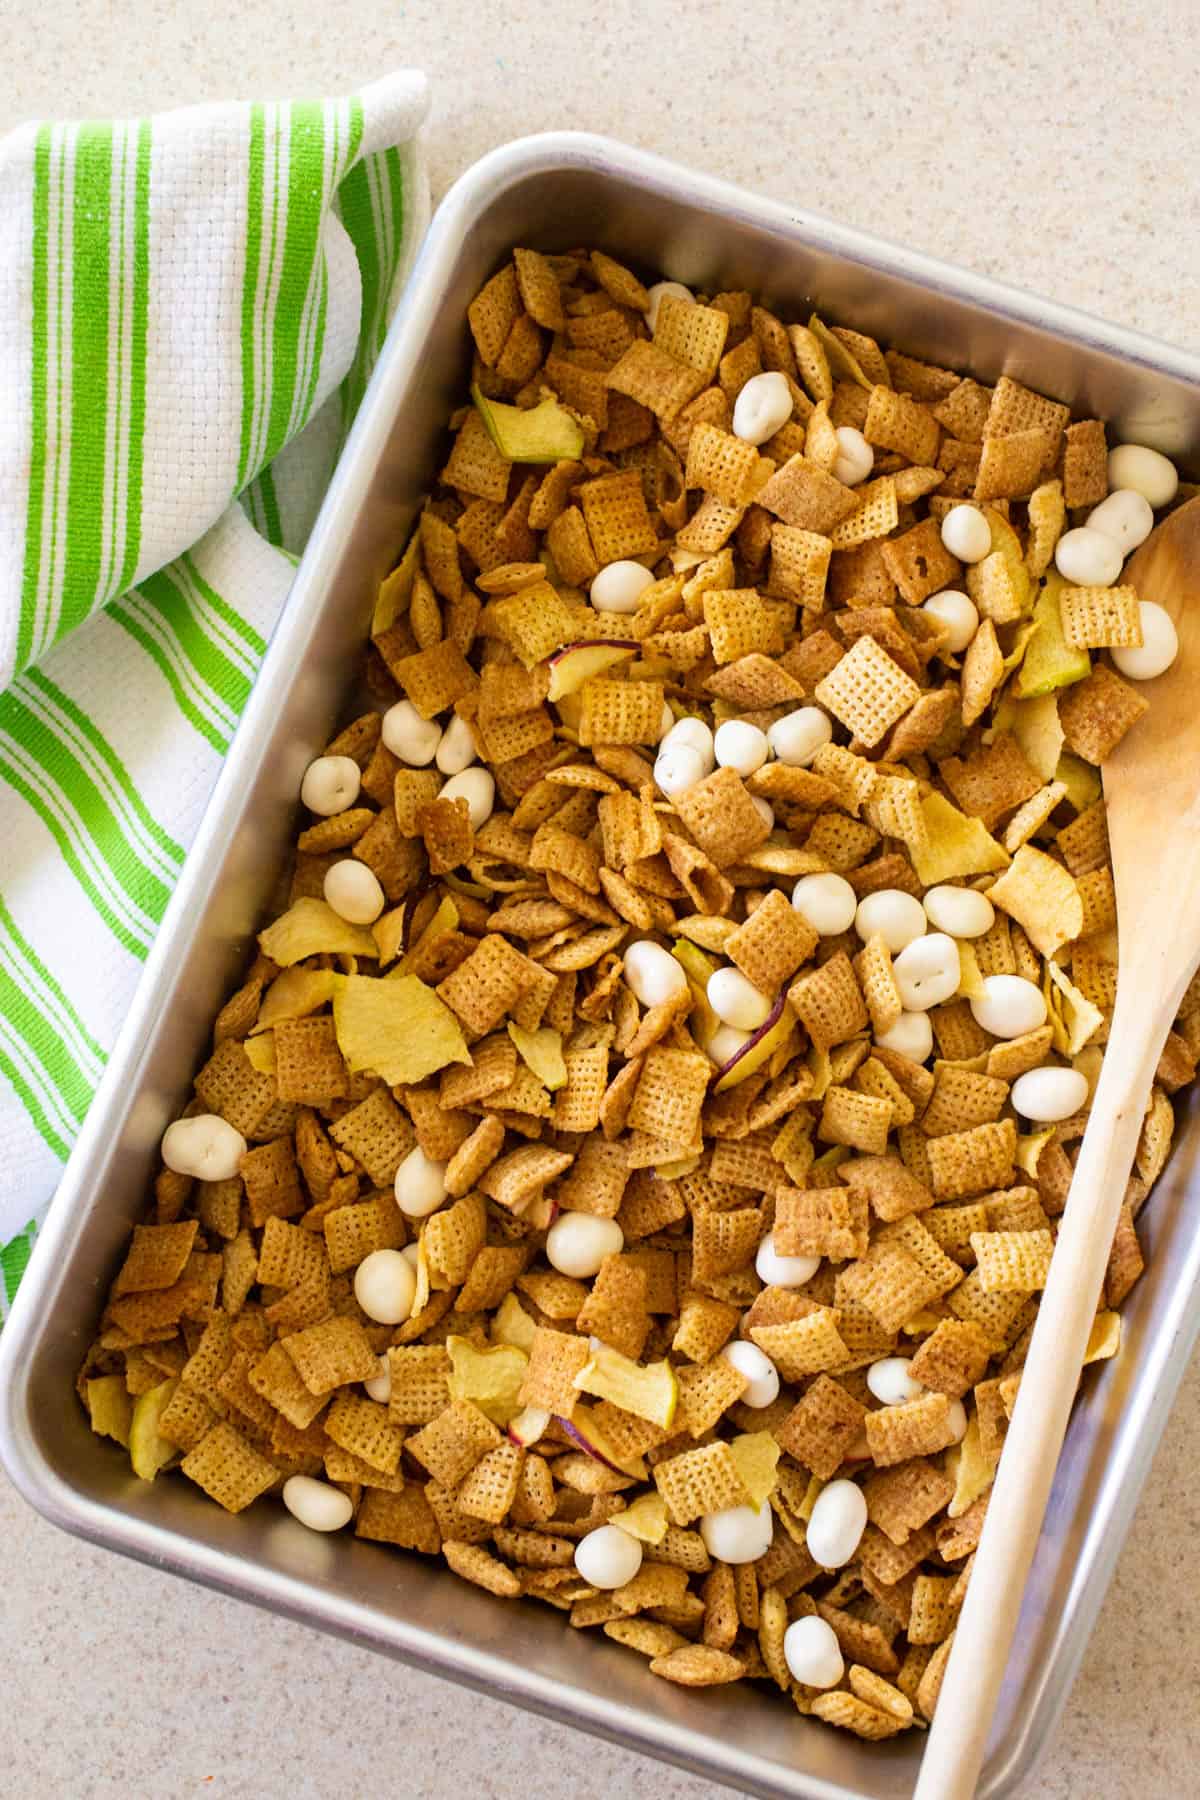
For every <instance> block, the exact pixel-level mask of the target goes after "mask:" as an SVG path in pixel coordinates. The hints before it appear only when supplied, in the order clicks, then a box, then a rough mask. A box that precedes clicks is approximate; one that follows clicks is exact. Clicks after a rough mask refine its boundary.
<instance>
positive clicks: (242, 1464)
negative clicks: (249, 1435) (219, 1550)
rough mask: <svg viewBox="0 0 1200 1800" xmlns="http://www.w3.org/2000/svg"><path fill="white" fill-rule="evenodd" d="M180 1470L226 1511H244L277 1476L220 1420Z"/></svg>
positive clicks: (233, 1430) (264, 1491)
mask: <svg viewBox="0 0 1200 1800" xmlns="http://www.w3.org/2000/svg"><path fill="white" fill-rule="evenodd" d="M180 1467H181V1468H182V1470H183V1473H184V1474H185V1475H186V1476H187V1477H188V1479H189V1480H190V1481H194V1482H195V1483H196V1485H197V1487H202V1488H203V1489H204V1492H205V1493H206V1494H207V1495H208V1497H209V1499H210V1500H215V1501H216V1502H217V1504H218V1506H223V1507H224V1508H225V1511H226V1512H231V1513H239V1512H242V1511H244V1510H245V1508H246V1507H247V1506H249V1505H250V1503H251V1502H252V1501H254V1500H257V1499H258V1497H259V1495H260V1494H265V1493H266V1491H267V1489H268V1488H269V1487H273V1486H274V1484H275V1482H276V1480H277V1479H278V1475H279V1471H278V1470H277V1469H276V1467H275V1465H274V1463H272V1462H268V1460H267V1458H266V1457H265V1456H263V1455H261V1454H260V1453H259V1451H257V1450H256V1449H255V1448H254V1446H253V1445H252V1444H250V1443H248V1442H247V1441H246V1439H245V1438H244V1437H243V1436H242V1435H241V1433H240V1432H239V1431H235V1429H234V1427H233V1426H232V1425H230V1424H227V1423H226V1422H225V1421H224V1420H220V1421H218V1423H217V1424H215V1425H214V1426H213V1427H212V1428H211V1430H209V1431H208V1432H206V1433H205V1435H204V1437H202V1438H201V1440H200V1442H199V1443H198V1444H197V1445H196V1447H195V1449H194V1450H189V1451H188V1453H187V1455H186V1456H185V1457H184V1459H183V1462H182V1463H181V1464H180Z"/></svg>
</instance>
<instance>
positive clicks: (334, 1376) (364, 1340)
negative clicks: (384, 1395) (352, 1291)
mask: <svg viewBox="0 0 1200 1800" xmlns="http://www.w3.org/2000/svg"><path fill="white" fill-rule="evenodd" d="M280 1342H281V1343H282V1345H283V1347H284V1349H285V1350H286V1351H287V1353H288V1355H289V1356H290V1357H291V1359H292V1361H293V1362H294V1363H295V1365H296V1370H297V1372H298V1374H299V1376H300V1379H301V1381H303V1383H304V1385H305V1387H306V1388H307V1389H308V1391H309V1393H310V1394H330V1393H332V1392H333V1390H334V1388H336V1387H344V1386H346V1385H347V1384H348V1383H350V1382H352V1381H369V1380H371V1378H372V1377H373V1376H375V1375H378V1373H379V1358H378V1356H377V1355H376V1353H375V1351H374V1350H373V1349H372V1348H371V1343H370V1339H369V1338H368V1337H367V1334H366V1332H365V1331H364V1330H363V1328H362V1326H361V1325H360V1324H359V1322H358V1320H357V1319H351V1318H346V1317H344V1316H339V1317H335V1318H332V1319H325V1320H323V1321H322V1323H321V1324H319V1325H310V1326H308V1327H307V1328H306V1329H305V1330H304V1331H297V1332H293V1333H291V1334H290V1335H289V1336H287V1337H284V1338H281V1339H280Z"/></svg>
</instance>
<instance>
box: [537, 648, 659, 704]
mask: <svg viewBox="0 0 1200 1800" xmlns="http://www.w3.org/2000/svg"><path fill="white" fill-rule="evenodd" d="M637 650H638V646H637V645H636V644H634V643H630V642H629V641H628V640H627V639H625V638H595V639H588V640H586V641H584V642H581V643H578V644H567V645H565V646H564V647H563V649H561V650H556V651H555V653H554V655H553V656H552V657H551V658H550V691H549V693H548V694H547V696H546V697H547V699H549V700H565V699H566V697H567V695H568V694H574V693H575V692H577V690H578V689H579V688H581V687H582V686H583V684H584V682H585V681H590V680H591V678H592V676H593V675H602V674H603V673H604V671H605V669H611V668H612V667H613V665H614V664H615V663H619V662H623V661H624V660H625V659H626V658H627V657H630V656H636V654H637Z"/></svg>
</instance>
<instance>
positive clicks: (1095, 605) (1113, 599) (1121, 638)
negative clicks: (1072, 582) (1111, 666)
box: [1058, 587, 1142, 650]
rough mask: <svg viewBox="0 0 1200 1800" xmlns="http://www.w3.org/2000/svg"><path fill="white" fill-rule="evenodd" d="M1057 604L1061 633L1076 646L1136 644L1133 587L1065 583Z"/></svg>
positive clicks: (1138, 616) (1138, 642)
mask: <svg viewBox="0 0 1200 1800" xmlns="http://www.w3.org/2000/svg"><path fill="white" fill-rule="evenodd" d="M1058 604H1059V612H1060V614H1061V616H1062V626H1063V636H1064V637H1065V638H1066V640H1067V642H1068V644H1073V645H1074V646H1075V648H1076V649H1077V650H1097V649H1113V650H1124V649H1129V648H1131V647H1132V648H1140V646H1141V643H1142V619H1141V613H1140V611H1139V608H1138V596H1137V589H1136V588H1131V587H1065V588H1063V590H1062V593H1061V594H1060V595H1059V603H1058Z"/></svg>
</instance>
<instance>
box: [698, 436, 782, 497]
mask: <svg viewBox="0 0 1200 1800" xmlns="http://www.w3.org/2000/svg"><path fill="white" fill-rule="evenodd" d="M761 461H762V459H761V458H760V456H759V454H758V451H757V450H756V449H755V447H754V445H753V444H748V443H746V441H745V440H744V439H743V438H738V437H734V436H733V434H732V432H729V431H722V430H720V429H719V428H718V427H717V426H715V425H707V424H700V425H697V426H696V427H695V429H694V430H693V432H692V435H691V437H690V438H689V440H688V451H687V470H686V474H685V477H684V479H685V481H686V483H687V486H688V487H689V488H703V489H704V490H705V491H706V492H707V493H710V494H715V495H716V496H717V499H718V500H724V502H725V503H726V505H727V506H747V505H749V503H750V501H751V500H753V499H754V496H755V494H756V493H757V492H758V489H759V488H760V487H761V486H762V475H763V474H764V473H766V470H765V469H764V470H762V471H761V472H760V464H761Z"/></svg>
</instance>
